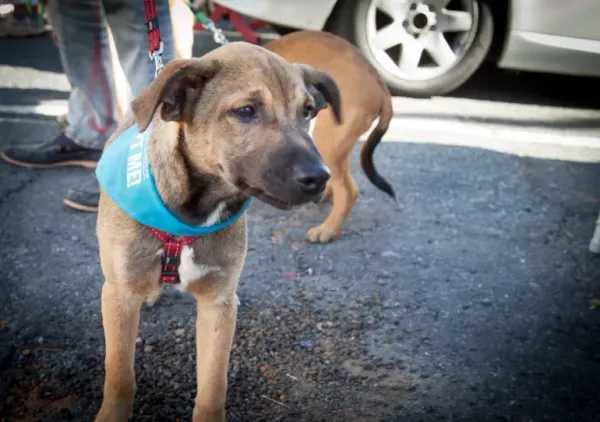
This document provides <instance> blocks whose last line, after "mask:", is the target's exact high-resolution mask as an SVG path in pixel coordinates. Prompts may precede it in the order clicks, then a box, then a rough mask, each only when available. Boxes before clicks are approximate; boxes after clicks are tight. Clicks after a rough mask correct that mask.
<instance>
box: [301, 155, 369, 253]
mask: <svg viewBox="0 0 600 422" xmlns="http://www.w3.org/2000/svg"><path fill="white" fill-rule="evenodd" d="M344 161H346V162H345V163H339V165H338V166H334V167H331V168H330V170H331V179H330V181H329V183H330V184H331V192H332V196H333V206H332V208H331V212H330V213H329V215H328V216H327V218H326V219H325V221H324V222H323V223H322V224H321V225H320V226H317V227H313V228H312V229H310V230H309V231H308V235H307V236H306V237H307V239H308V240H309V241H310V242H315V243H327V242H330V241H332V240H333V239H335V238H336V237H337V236H338V235H339V234H340V230H341V228H342V225H343V224H344V221H346V218H347V217H348V214H350V211H351V210H352V207H353V206H354V203H355V202H356V200H357V199H358V195H359V191H358V186H356V182H355V181H354V178H353V177H352V174H351V173H350V170H349V168H348V166H349V163H347V160H344Z"/></svg>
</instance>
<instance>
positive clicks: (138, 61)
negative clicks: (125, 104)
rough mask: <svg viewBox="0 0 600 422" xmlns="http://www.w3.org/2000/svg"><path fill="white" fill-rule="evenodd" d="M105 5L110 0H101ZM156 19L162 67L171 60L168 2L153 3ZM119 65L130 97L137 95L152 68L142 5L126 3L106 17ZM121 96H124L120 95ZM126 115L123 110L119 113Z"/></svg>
mask: <svg viewBox="0 0 600 422" xmlns="http://www.w3.org/2000/svg"><path fill="white" fill-rule="evenodd" d="M105 1H106V2H107V3H108V2H110V1H114V0H105ZM155 1H156V15H157V17H158V24H159V27H160V36H161V38H162V42H163V54H162V59H163V62H164V63H165V64H166V63H167V62H168V61H169V60H171V59H173V58H174V57H175V46H174V44H173V30H172V27H171V11H170V9H169V0H155ZM107 19H108V22H109V25H110V29H111V32H112V36H113V38H114V41H115V47H116V49H117V54H118V55H119V62H120V63H121V67H122V68H123V73H124V74H125V77H126V78H127V81H128V82H129V86H130V87H131V92H132V94H133V96H134V97H137V96H138V95H140V94H141V93H142V92H143V91H144V90H145V89H146V87H147V86H148V85H149V84H150V82H152V80H153V79H154V72H155V65H154V62H153V61H151V60H150V56H149V51H148V31H147V29H146V15H145V12H144V2H143V1H141V0H128V1H127V2H126V4H125V6H124V7H122V8H120V9H119V10H118V11H117V13H114V14H113V13H109V14H107ZM123 94H125V93H123ZM123 111H124V112H126V111H125V110H123Z"/></svg>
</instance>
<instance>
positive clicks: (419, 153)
mask: <svg viewBox="0 0 600 422" xmlns="http://www.w3.org/2000/svg"><path fill="white" fill-rule="evenodd" d="M199 39H200V41H199V42H198V44H204V45H205V46H210V45H211V44H210V39H209V38H206V37H202V36H200V37H199ZM197 50H198V51H197V54H201V53H202V48H201V47H200V46H197ZM0 51H2V52H3V54H2V55H1V56H0V146H1V147H3V148H4V147H6V146H8V145H14V144H20V143H24V144H25V143H30V144H31V143H37V142H42V141H46V140H48V139H50V138H51V137H52V136H53V135H54V134H55V133H56V130H57V127H56V121H55V117H56V115H58V114H60V113H61V112H62V110H64V108H65V104H66V103H65V101H66V99H67V96H68V84H67V80H66V78H65V77H64V75H63V74H62V72H61V69H60V63H59V60H58V55H57V52H56V50H55V48H54V46H53V45H52V43H51V41H50V40H49V39H46V38H38V39H31V40H1V41H0ZM594 83H596V84H598V83H597V82H593V81H592V82H590V81H586V80H581V79H571V78H561V77H557V76H547V75H544V76H539V75H535V76H531V75H518V76H515V75H510V74H504V73H503V72H499V71H495V70H493V69H492V70H486V71H485V72H482V73H481V74H479V75H477V77H476V78H475V79H474V81H473V82H472V83H471V84H469V85H468V86H466V87H464V88H463V89H461V90H459V91H458V92H457V93H456V94H455V95H454V96H452V97H449V98H437V99H433V100H409V99H401V98H398V99H395V100H394V106H395V107H394V108H395V119H394V121H393V123H392V127H391V129H390V131H389V133H388V134H387V136H386V142H384V143H382V144H381V146H380V147H379V149H378V150H377V153H376V158H375V159H376V163H377V166H378V168H379V170H380V172H381V173H382V174H384V175H385V176H386V177H387V178H388V179H389V180H390V181H391V183H392V184H393V185H394V187H395V189H396V190H397V192H398V193H399V194H400V195H401V200H402V203H403V205H404V208H403V210H402V211H398V210H397V209H396V208H395V206H394V205H393V204H392V203H391V202H390V201H389V200H388V199H387V198H386V197H385V196H384V195H383V194H381V193H379V192H377V191H376V190H375V188H373V187H372V186H371V185H369V183H368V182H367V181H366V179H365V178H364V177H363V175H362V173H361V172H360V170H359V167H358V160H357V156H356V154H355V155H354V156H353V160H352V166H353V169H354V174H355V177H356V179H357V182H358V184H359V187H360V189H361V196H360V198H359V200H358V203H357V205H356V206H355V208H354V210H353V212H352V215H351V217H350V221H349V223H348V225H347V227H346V228H345V230H344V232H343V235H342V237H341V238H340V239H338V240H337V241H336V242H335V243H333V244H331V245H326V246H313V245H308V244H306V243H303V242H302V241H301V240H302V237H303V236H304V234H305V232H306V230H308V229H309V228H310V227H312V226H313V225H316V224H318V223H319V222H320V221H321V220H322V219H323V218H324V217H325V216H326V213H327V206H325V205H324V206H309V207H305V208H302V209H298V210H295V211H292V212H287V213H284V212H280V211H276V210H273V209H271V208H269V207H268V206H266V205H263V204H260V203H254V204H253V205H252V208H251V209H250V212H249V223H248V226H249V247H250V251H249V256H248V259H247V265H246V267H245V270H244V274H243V276H242V282H241V286H240V290H239V294H240V298H241V302H242V305H241V309H240V315H239V318H238V328H237V336H236V340H235V346H234V349H233V352H232V362H231V369H230V373H229V385H230V388H229V396H228V411H229V417H230V420H234V421H260V420H269V421H283V420H285V421H299V420H305V421H321V420H328V421H331V420H335V421H338V420H339V421H352V420H366V421H380V420H381V421H393V420H394V421H395V420H402V421H439V420H456V421H488V420H489V421H494V420H499V421H503V420H504V421H519V422H521V421H542V420H543V421H561V422H562V421H571V420H576V421H593V420H597V414H598V412H599V411H600V401H599V400H598V397H600V356H599V353H600V340H599V336H598V333H599V332H600V314H599V313H598V312H600V310H595V309H593V308H594V307H595V306H597V304H598V302H599V301H598V300H596V299H595V297H596V295H598V296H600V269H599V267H598V259H597V258H595V257H593V256H591V255H590V254H589V253H588V252H587V244H588V241H589V237H590V236H591V233H592V230H593V227H594V221H595V218H596V216H597V212H598V210H599V209H600V189H599V187H598V177H599V170H598V165H597V164H595V163H594V162H595V161H597V158H598V155H597V154H598V152H597V150H598V148H596V144H595V142H596V139H597V136H598V133H599V132H600V119H599V117H600V116H599V114H598V111H597V110H598V108H600V107H598V105H599V104H598V103H597V101H598V100H597V99H595V98H592V97H591V96H589V95H584V96H583V97H582V98H581V99H576V97H577V96H578V95H582V94H583V93H589V92H594V90H595V91H596V92H600V90H598V89H597V88H598V85H593V84H594ZM555 87H560V89H561V90H563V91H564V92H562V93H559V92H556V91H558V88H557V89H556V90H553V88H555ZM536 142H537V144H536ZM536 145H537V147H535V146H536ZM496 151H502V152H496ZM561 154H562V155H561ZM536 157H546V158H548V157H550V158H558V159H541V158H536ZM566 159H569V160H573V161H565V160H566ZM0 177H1V180H2V182H1V184H0V233H1V238H2V244H1V245H0V262H1V264H0V266H1V268H0V280H1V282H2V287H3V290H2V294H1V295H0V419H2V420H7V421H8V420H44V421H83V420H92V419H93V416H94V414H95V411H96V410H97V409H98V406H99V404H100V400H101V386H102V381H103V378H102V377H103V369H102V363H103V347H104V345H103V337H102V328H101V319H100V304H99V298H100V286H101V282H102V276H101V272H100V266H99V262H98V256H97V254H98V251H97V245H96V239H95V233H94V225H95V216H94V215H90V214H83V213H78V212H75V211H71V210H69V209H66V208H65V207H64V206H63V205H62V198H63V195H64V194H65V192H66V190H67V189H68V187H69V186H72V185H73V184H75V183H77V181H78V180H81V179H82V178H87V177H91V173H90V172H89V171H86V170H83V169H60V170H51V171H40V170H27V169H22V168H16V167H13V166H9V165H7V164H5V163H0ZM193 327H194V305H193V301H192V300H191V299H190V298H189V297H187V296H185V295H181V294H179V293H177V292H175V291H174V290H172V289H167V290H166V292H165V294H164V295H163V297H161V299H160V300H159V301H158V303H157V304H156V305H155V306H154V307H153V308H151V309H148V310H145V311H144V313H143V317H142V324H141V329H140V337H139V341H138V347H137V366H136V371H137V379H138V394H137V398H136V403H135V414H136V420H148V421H162V420H177V419H180V420H189V418H190V415H191V408H192V398H193V396H194V394H195V386H194V383H195V365H194V360H193V357H194V337H193Z"/></svg>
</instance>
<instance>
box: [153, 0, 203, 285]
mask: <svg viewBox="0 0 600 422" xmlns="http://www.w3.org/2000/svg"><path fill="white" fill-rule="evenodd" d="M144 10H145V12H146V26H147V27H148V51H149V53H150V60H153V61H154V63H155V64H156V73H158V71H159V70H160V69H162V67H163V62H162V52H163V43H162V39H161V37H160V27H159V26H158V16H156V2H155V0H144ZM147 229H148V230H150V232H151V233H152V235H153V236H154V237H155V238H156V239H158V240H159V241H160V242H161V243H162V245H163V253H162V255H161V257H160V260H161V264H162V269H161V273H160V281H161V282H163V283H168V284H177V283H179V265H180V264H181V251H182V250H183V247H184V246H189V245H191V244H192V243H194V242H195V241H196V239H198V238H199V237H200V236H173V235H171V234H169V233H166V232H163V231H161V230H157V229H154V228H152V227H147Z"/></svg>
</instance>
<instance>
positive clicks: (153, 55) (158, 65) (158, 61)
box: [148, 41, 165, 78]
mask: <svg viewBox="0 0 600 422" xmlns="http://www.w3.org/2000/svg"><path fill="white" fill-rule="evenodd" d="M163 47H164V45H163V42H162V41H161V42H160V45H159V47H158V50H156V51H151V52H150V53H148V54H149V55H150V60H152V61H153V62H154V66H155V70H154V77H155V78H156V75H158V72H159V71H160V70H161V69H162V68H163V67H165V65H164V63H163V61H162V53H163Z"/></svg>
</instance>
